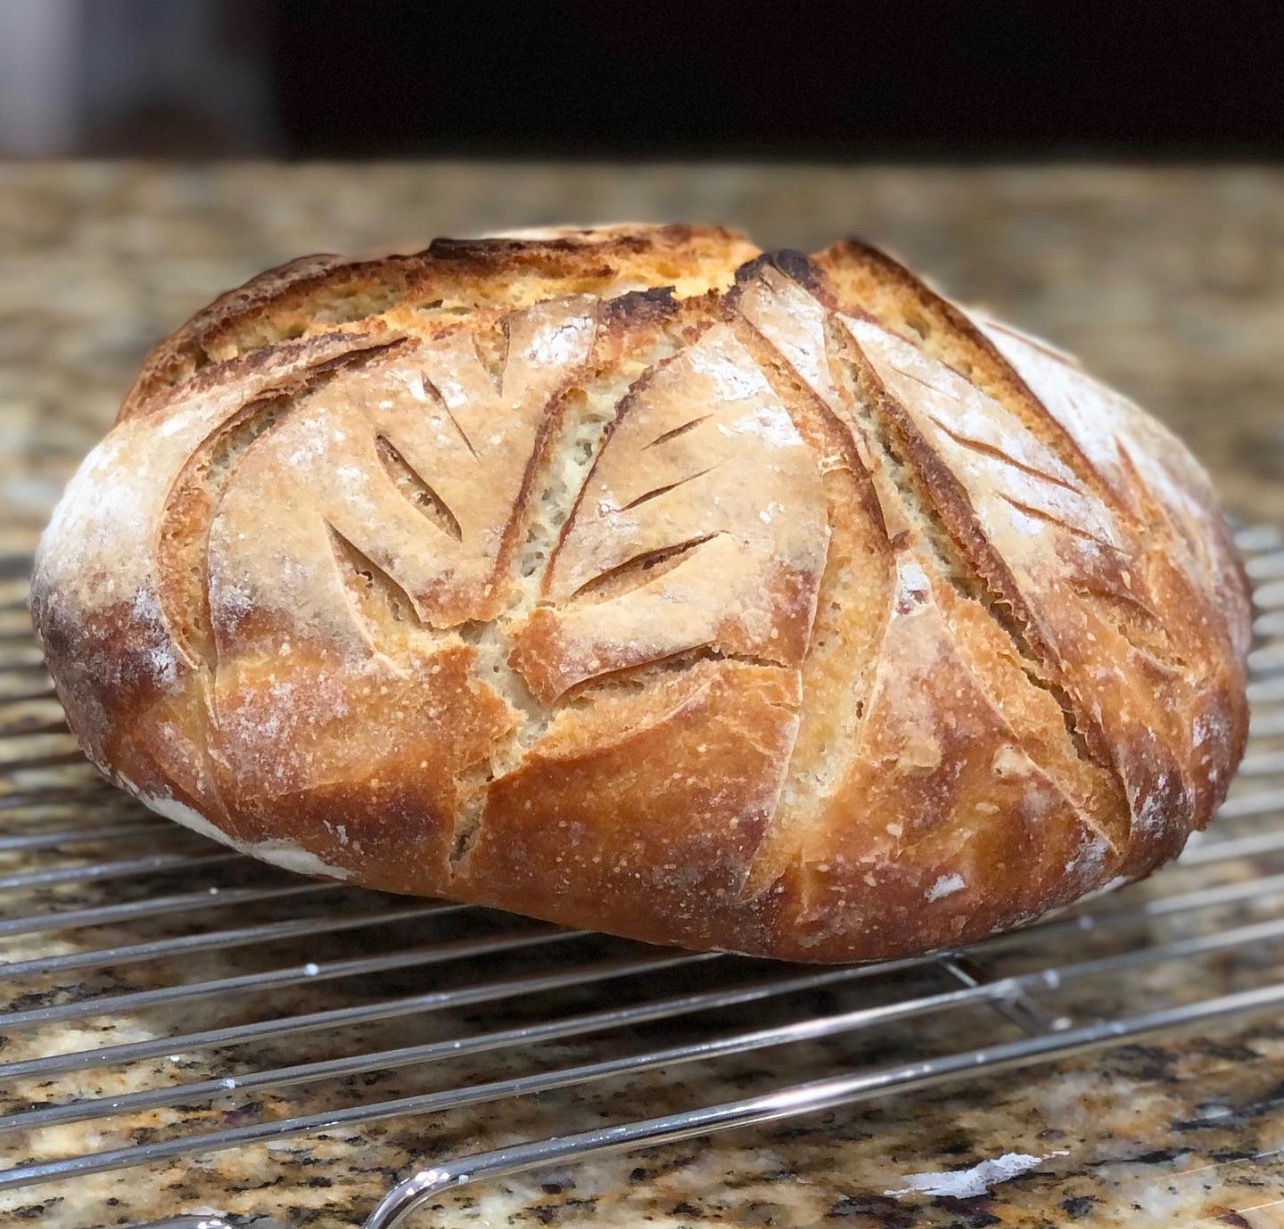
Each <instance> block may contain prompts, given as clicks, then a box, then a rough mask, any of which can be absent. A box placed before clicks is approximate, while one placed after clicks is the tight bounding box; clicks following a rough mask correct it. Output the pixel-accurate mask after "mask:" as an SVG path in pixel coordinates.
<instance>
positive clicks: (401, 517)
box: [33, 226, 1248, 960]
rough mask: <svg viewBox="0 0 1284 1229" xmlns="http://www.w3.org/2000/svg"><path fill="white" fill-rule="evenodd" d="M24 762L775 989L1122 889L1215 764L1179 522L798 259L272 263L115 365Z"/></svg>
mask: <svg viewBox="0 0 1284 1229" xmlns="http://www.w3.org/2000/svg"><path fill="white" fill-rule="evenodd" d="M33 609H34V614H35V619H36V624H37V627H38V630H39V633H40V635H41V637H42V640H43V642H44V645H45V649H46V653H47V656H48V660H49V664H50V668H51V671H52V673H53V676H54V679H55V683H56V685H57V687H58V690H59V694H60V695H61V697H62V699H63V702H64V704H65V706H66V708H67V712H68V717H69V720H70V721H71V723H72V726H73V728H74V729H75V730H76V732H77V734H78V735H79V737H80V739H81V741H82V743H83V744H84V746H85V749H86V751H87V752H88V754H89V755H90V756H91V758H92V759H93V760H94V762H95V763H97V764H98V765H99V766H100V767H101V768H102V769H103V770H104V771H105V772H107V773H109V774H110V775H111V776H112V777H113V779H114V780H116V781H117V782H118V783H119V784H120V785H122V786H123V787H124V788H126V789H128V790H129V791H131V792H132V793H134V794H136V795H137V796H139V797H140V798H142V799H143V800H144V801H145V802H147V803H148V804H149V805H150V806H152V807H154V808H155V809H156V810H158V811H161V812H162V813H164V814H167V815H170V816H171V817H173V818H175V819H178V820H180V821H181V822H185V823H189V824H191V825H192V826H195V827H197V828H199V829H200V830H202V831H206V832H208V833H210V834H211V835H216V836H218V837H220V838H221V839H223V840H226V841H228V842H229V843H231V844H234V845H235V846H237V847H238V848H242V849H245V850H247V851H249V852H251V853H254V854H257V855H258V856H260V857H263V858H266V859H268V860H270V861H276V862H279V863H281V864H283V865H288V866H290V867H292V868H293V869H297V870H301V871H304V872H308V873H330V874H335V875H339V876H342V877H345V878H349V879H351V880H353V881H356V882H360V883H363V884H367V885H370V886H373V887H378V888H383V889H388V890H391V891H396V892H407V893H421V894H430V895H444V896H448V897H453V898H457V899H461V900H466V901H473V902H478V903H484V904H489V905H495V906H499V907H503V908H509V909H513V910H516V911H519V912H524V913H529V914H532V915H535V916H539V917H544V918H548V919H551V920H555V921H558V922H563V923H567V924H570V925H574V926H583V927H590V928H596V929H602V930H608V931H614V932H617V933H621V934H626V935H630V936H634V937H638V938H642V939H647V940H651V941H656V942H664V943H677V944H684V945H688V946H693V947H717V948H727V949H732V950H737V951H744V952H751V953H757V954H763V955H771V956H780V957H787V958H793V959H805V960H853V959H867V958H874V957H886V956H892V955H897V954H902V953H907V952H915V951H921V950H924V949H929V948H933V947H941V946H948V945H952V944H956V943H960V942H965V941H968V940H971V939H976V938H978V937H980V936H983V935H985V934H987V933H990V932H992V931H994V930H996V929H1000V928H1003V927H1008V926H1012V925H1015V924H1018V923H1020V922H1022V921H1025V920H1028V919H1031V918H1033V917H1035V916H1037V915H1039V914H1040V913H1042V912H1044V911H1046V910H1048V909H1050V908H1053V907H1056V906H1059V905H1062V904H1065V903H1067V902H1069V901H1071V900H1074V899H1075V898H1077V897H1078V896H1080V895H1082V894H1083V893H1085V892H1087V891H1090V890H1093V889H1095V888H1098V887H1100V886H1102V885H1104V884H1106V883H1109V882H1111V881H1114V880H1121V879H1131V878H1136V877H1138V876H1141V875H1144V874H1146V873H1147V872H1149V871H1150V870H1151V869H1153V868H1154V867H1155V866H1156V865H1158V864H1159V863H1160V862H1161V861H1163V860H1165V859H1166V858H1169V857H1171V856H1173V855H1174V854H1175V853H1176V852H1177V851H1178V850H1179V849H1180V848H1181V845H1182V843H1183V842H1184V840H1185V838H1186V836H1187V835H1188V833H1189V832H1190V831H1191V830H1192V829H1194V828H1196V827H1202V826H1203V825H1204V824H1205V823H1206V822H1207V821H1208V818H1209V816H1210V815H1211V813H1212V812H1213V810H1214V809H1215V807H1216V806H1217V804H1218V803H1219V802H1220V800H1221V798H1222V797H1223V796H1224V793H1225V790H1226V787H1227V785H1228V783H1229V777H1230V775H1231V773H1232V771H1233V770H1234V767H1235V765H1236V764H1237V762H1238V760H1239V757H1240V755H1241V753H1242V748H1243V742H1244V737H1245V729H1246V723H1247V712H1246V707H1245V700H1244V659H1245V654H1246V651H1247V635H1248V633H1247V628H1248V604H1247V592H1246V586H1245V583H1244V580H1243V576H1242V574H1241V572H1240V570H1239V567H1238V564H1237V562H1236V561H1235V558H1234V555H1233V552H1232V550H1231V547H1230V544H1229V540H1228V537H1227V533H1226V528H1225V525H1224V522H1223V520H1222V516H1221V513H1220V510H1219V509H1218V507H1217V503H1216V500H1215V497H1214V496H1213V494H1212V492H1211V490H1210V488H1209V485H1208V482H1207V479H1206V478H1205V476H1204V475H1203V473H1202V471H1201V470H1200V469H1199V467H1198V466H1197V465H1196V464H1195V462H1194V461H1193V460H1192V459H1191V457H1190V456H1189V454H1188V453H1187V452H1186V451H1185V449H1184V448H1183V447H1182V446H1181V445H1180V444H1179V443H1178V442H1177V441H1176V440H1174V439H1173V438H1172V437H1171V436H1170V435H1169V434H1168V433H1167V432H1166V431H1164V429H1163V428H1162V427H1160V426H1159V425H1158V424H1157V423H1155V422H1154V421H1153V420H1151V419H1150V418H1148V417H1147V416H1146V415H1144V414H1143V413H1142V412H1141V411H1140V410H1138V409H1137V408H1136V407H1135V406H1133V405H1132V404H1131V403H1129V402H1128V401H1126V400H1125V399H1124V398H1122V397H1121V396H1119V395H1118V394H1116V393H1114V392H1112V391H1111V390H1109V389H1107V388H1104V387H1103V386H1102V385H1100V384H1099V383H1097V382H1096V381H1094V380H1093V379H1092V378H1091V377H1090V376H1088V375H1087V374H1085V373H1084V372H1083V371H1082V369H1081V368H1080V367H1079V366H1078V365H1077V363H1075V361H1074V360H1073V359H1071V358H1069V357H1068V356H1066V355H1063V354H1061V353H1059V352H1057V351H1056V350H1054V349H1053V348H1051V347H1049V346H1048V345H1046V343H1043V342H1040V341H1038V340H1036V339H1033V338H1029V337H1026V336H1025V335H1023V334H1021V333H1019V332H1018V331H1016V330H1013V329H1011V328H1009V327H1008V326H1006V325H1003V324H1001V323H999V322H997V321H994V320H991V319H988V318H986V317H984V316H982V315H980V314H976V313H972V314H969V313H967V312H965V311H964V310H963V309H961V308H959V307H957V306H955V305H953V304H951V303H949V302H947V301H946V300H945V299H943V298H941V297H940V296H939V295H938V294H937V293H936V292H934V291H933V290H932V289H930V288H929V287H928V286H927V285H925V284H924V283H923V282H921V281H920V280H919V279H917V278H916V277H915V276H914V275H913V274H911V273H910V272H909V271H907V270H906V269H904V268H903V267H901V266H900V265H899V264H897V263H896V262H894V261H893V260H891V259H890V258H889V257H887V256H885V255H883V254H882V253H879V252H877V251H875V250H873V249H871V248H868V247H865V246H863V245H860V244H856V243H850V242H849V243H841V244H837V245H835V246H834V247H832V248H830V249H828V250H826V251H824V252H821V253H818V254H817V255H815V256H813V257H810V258H807V257H803V256H800V255H798V254H796V253H789V252H784V253H775V254H770V255H768V254H762V253H760V252H759V251H758V250H757V249H756V248H754V247H753V246H752V244H750V243H749V241H748V240H746V239H745V238H744V237H743V236H740V235H737V234H734V233H731V232H727V231H724V230H720V229H716V228H697V227H643V226H623V227H612V228H605V229H599V230H593V231H572V230H566V231H545V232H536V233H527V234H523V235H515V236H507V237H500V238H492V239H483V240H472V241H438V242H437V243H434V244H433V245H432V246H431V247H430V248H428V249H427V250H426V251H425V252H422V253H419V254H415V255H409V256H395V257H388V258H384V259H377V260H366V261H354V260H346V259H343V258H340V257H335V256H319V257H311V258H307V259H304V260H300V261H296V262H294V263H292V264H290V265H287V266H284V267H282V268H280V269H277V270H273V271H271V272H269V273H266V274H263V275H262V276H260V277H259V278H256V279H254V280H253V281H252V282H250V283H248V284H247V285H246V286H243V287H241V288H240V289H238V290H235V291H232V292H230V293H229V294H227V295H224V296H223V297H222V298H220V299H219V300H217V301H216V302H215V303H214V304H212V305H211V306H210V307H209V308H208V309H206V310H205V311H204V312H202V313H200V314H199V315H198V316H196V317H195V318H194V319H193V320H192V321H191V322H189V323H188V324H187V325H186V326H184V328H182V329H180V330H179V331H178V332H177V333H176V334H174V336H173V337H171V338H170V339H168V340H167V341H165V342H163V343H162V344H161V345H160V346H158V347H157V348H156V350H155V351H153V353H152V355H150V356H149V358H148V361H147V363H146V364H145V365H144V368H143V370H142V372H141V373H140V374H139V377H138V380H137V382H136V383H135V386H134V388H133V389H132V390H131V392H130V394H129V395H128V397H127V398H126V400H125V403H124V405H123V407H122V410H121V413H120V417H119V419H118V421H117V424H116V426H115V428H114V429H113V431H112V432H111V434H110V435H109V436H108V438H107V439H106V440H105V441H104V443H103V444H102V445H100V447H99V448H98V449H96V450H95V451H94V453H93V454H91V456H90V457H89V458H88V459H87V460H86V462H85V464H84V466H83V467H82V469H81V471H80V473H79V474H78V475H77V477H76V478H75V479H74V480H73V482H72V484H71V486H70V487H69V489H68V491H67V493H66V495H65V497H64V499H63V502H62V504H61V505H60V507H59V509H58V511H57V513H56V515H55V517H54V520H53V522H52V523H51V525H50V527H49V530H48V531H47V533H46V535H45V537H44V540H43V542H42V544H41V549H40V552H39V556H38V560H37V571H36V576H35V581H34V586H33Z"/></svg>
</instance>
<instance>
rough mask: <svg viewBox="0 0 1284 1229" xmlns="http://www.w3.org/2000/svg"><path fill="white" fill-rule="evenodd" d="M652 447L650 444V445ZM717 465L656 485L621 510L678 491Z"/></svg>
mask: <svg viewBox="0 0 1284 1229" xmlns="http://www.w3.org/2000/svg"><path fill="white" fill-rule="evenodd" d="M648 447H650V445H648ZM717 468H718V467H717V465H707V466H705V468H704V469H702V470H697V471H696V472H695V473H694V474H688V475H687V477H685V478H679V479H678V480H677V482H669V483H666V484H665V485H664V486H658V487H655V488H654V489H653V490H650V491H647V492H646V493H645V494H642V495H639V496H638V497H637V498H636V499H631V500H629V502H628V503H626V504H625V505H624V506H623V507H622V508H621V509H620V511H621V512H629V511H631V510H632V509H633V508H636V507H638V506H640V505H641V504H645V503H649V502H650V501H651V500H653V499H659V498H660V496H661V495H667V494H668V493H669V492H670V491H676V490H677V489H678V487H681V486H686V485H687V483H689V482H694V481H695V480H696V479H697V478H703V477H704V476H705V474H708V473H712V472H713V471H714V470H715V469H717Z"/></svg>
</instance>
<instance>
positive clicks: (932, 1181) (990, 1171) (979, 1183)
mask: <svg viewBox="0 0 1284 1229" xmlns="http://www.w3.org/2000/svg"><path fill="white" fill-rule="evenodd" d="M1069 1155H1070V1153H1069V1152H1068V1151H1067V1150H1066V1149H1064V1148H1058V1149H1057V1150H1056V1151H1055V1152H1049V1153H1048V1154H1047V1155H1046V1156H1032V1155H1031V1154H1030V1153H1028V1152H1005V1153H1004V1154H1003V1155H1002V1156H1001V1157H998V1158H996V1159H995V1160H993V1161H981V1162H980V1163H979V1164H977V1165H973V1166H971V1167H970V1168H968V1169H948V1170H945V1171H944V1172H943V1173H935V1174H907V1175H906V1176H905V1178H904V1179H903V1181H904V1182H905V1185H904V1186H902V1187H899V1188H897V1189H896V1190H890V1191H884V1192H883V1194H884V1195H894V1196H897V1197H900V1196H902V1195H915V1194H922V1195H944V1196H947V1197H949V1198H950V1199H975V1198H976V1197H977V1196H978V1195H985V1194H987V1193H988V1192H989V1189H990V1187H992V1186H996V1185H997V1184H998V1183H1000V1182H1010V1181H1011V1180H1012V1179H1013V1178H1019V1177H1020V1176H1021V1175H1022V1174H1026V1173H1029V1172H1030V1170H1032V1169H1034V1168H1036V1167H1037V1166H1039V1165H1042V1164H1043V1162H1044V1161H1047V1160H1051V1159H1052V1158H1053V1157H1054V1156H1069Z"/></svg>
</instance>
